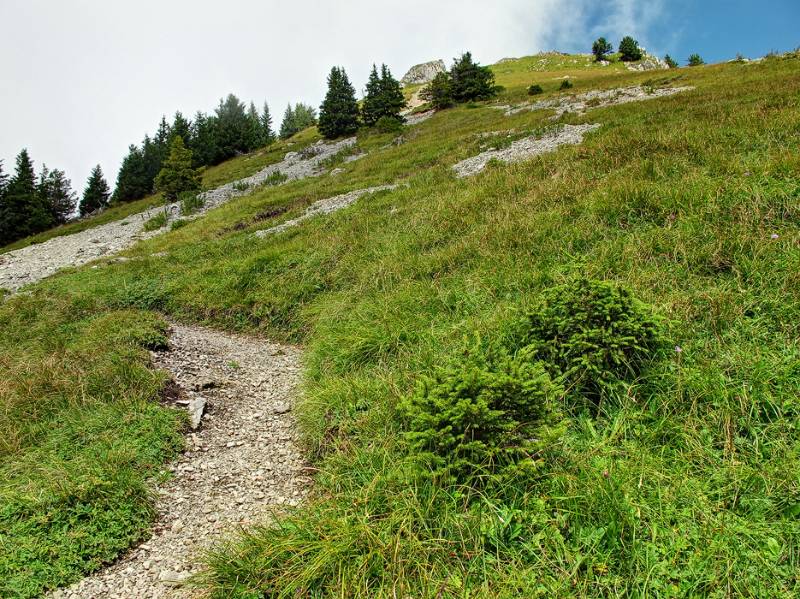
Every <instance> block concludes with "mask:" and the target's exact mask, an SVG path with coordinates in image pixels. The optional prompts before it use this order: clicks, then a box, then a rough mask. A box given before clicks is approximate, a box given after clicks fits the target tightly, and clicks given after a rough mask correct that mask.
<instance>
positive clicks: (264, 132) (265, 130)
mask: <svg viewBox="0 0 800 599" xmlns="http://www.w3.org/2000/svg"><path fill="white" fill-rule="evenodd" d="M259 123H260V124H261V140H262V142H263V143H264V145H269V144H271V143H272V142H274V141H275V132H274V131H273V130H272V115H271V114H270V112H269V106H268V105H267V103H266V102H264V107H263V108H262V110H261V116H260V117H259Z"/></svg>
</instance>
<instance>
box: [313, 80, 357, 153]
mask: <svg viewBox="0 0 800 599" xmlns="http://www.w3.org/2000/svg"><path fill="white" fill-rule="evenodd" d="M356 131H358V103H357V102H356V90H355V89H354V88H353V86H352V84H351V83H350V80H349V79H348V78H347V73H345V71H344V69H343V68H340V67H333V68H332V69H331V72H330V75H328V93H327V94H325V100H323V102H322V105H321V106H320V108H319V132H320V133H321V134H322V136H323V137H325V138H326V139H335V138H337V137H341V136H343V135H352V134H353V133H355V132H356Z"/></svg>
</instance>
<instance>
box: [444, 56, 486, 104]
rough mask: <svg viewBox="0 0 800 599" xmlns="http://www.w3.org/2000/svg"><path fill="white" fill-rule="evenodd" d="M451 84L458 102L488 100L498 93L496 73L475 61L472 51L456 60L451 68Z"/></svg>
mask: <svg viewBox="0 0 800 599" xmlns="http://www.w3.org/2000/svg"><path fill="white" fill-rule="evenodd" d="M450 85H451V89H452V95H453V100H455V101H456V102H471V101H473V100H486V99H488V98H491V97H492V96H494V95H496V93H497V91H496V89H495V86H494V73H493V72H492V70H491V69H490V68H489V67H482V66H480V65H479V64H478V63H477V62H475V61H473V60H472V54H471V53H470V52H465V53H464V54H462V55H461V57H460V58H456V59H455V60H454V62H453V66H452V67H451V68H450Z"/></svg>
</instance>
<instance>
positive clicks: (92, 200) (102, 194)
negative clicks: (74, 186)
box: [80, 164, 110, 216]
mask: <svg viewBox="0 0 800 599" xmlns="http://www.w3.org/2000/svg"><path fill="white" fill-rule="evenodd" d="M109 195H110V194H109V190H108V183H106V180H105V178H104V177H103V171H102V169H101V168H100V165H99V164H98V165H97V166H95V167H94V168H93V169H92V172H91V174H90V175H89V180H88V181H87V182H86V189H84V190H83V197H82V198H81V204H80V213H81V216H86V215H87V214H91V213H92V212H94V211H95V210H99V209H101V208H105V207H106V206H108V199H109Z"/></svg>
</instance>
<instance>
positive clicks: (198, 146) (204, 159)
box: [188, 111, 219, 167]
mask: <svg viewBox="0 0 800 599" xmlns="http://www.w3.org/2000/svg"><path fill="white" fill-rule="evenodd" d="M188 147H189V149H190V150H191V151H192V154H193V156H194V163H193V166H195V167H197V166H202V165H210V164H216V163H217V156H219V149H218V147H217V119H216V117H214V116H208V115H206V114H205V113H203V112H199V111H198V112H197V114H195V116H194V121H193V122H192V139H191V142H190V143H189V146H188Z"/></svg>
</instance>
